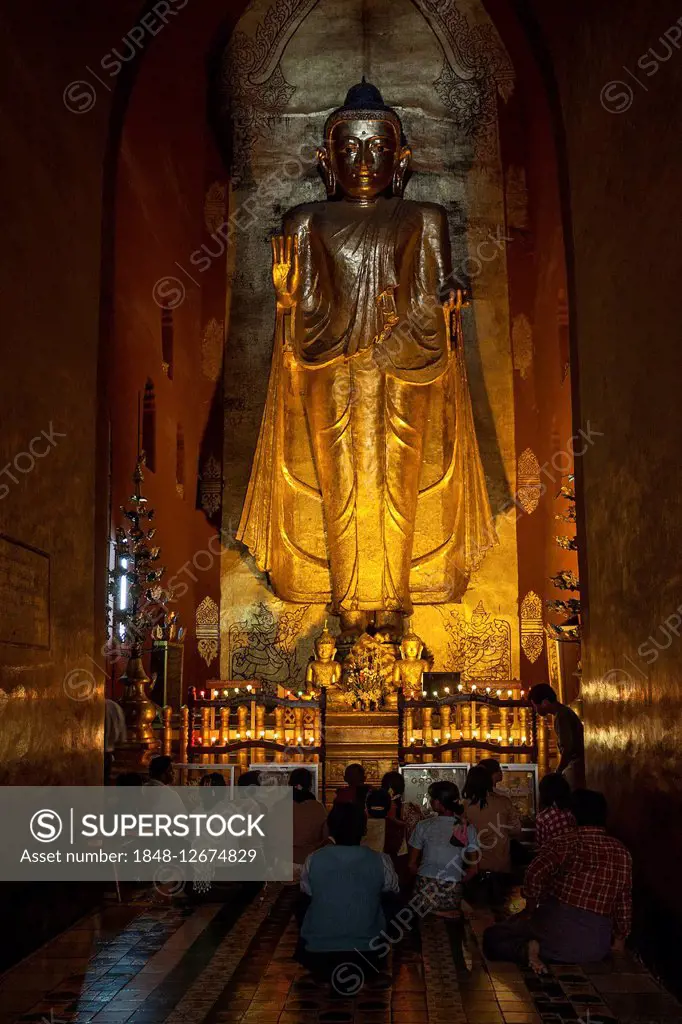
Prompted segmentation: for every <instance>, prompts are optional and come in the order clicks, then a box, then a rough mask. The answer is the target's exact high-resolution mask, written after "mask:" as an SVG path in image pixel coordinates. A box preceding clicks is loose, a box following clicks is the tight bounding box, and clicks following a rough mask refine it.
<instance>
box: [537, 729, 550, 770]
mask: <svg viewBox="0 0 682 1024" xmlns="http://www.w3.org/2000/svg"><path fill="white" fill-rule="evenodd" d="M537 730H538V775H539V776H540V778H542V777H543V776H544V775H547V773H548V772H549V733H548V728H547V720H546V719H545V718H543V717H542V716H541V715H538V716H537Z"/></svg>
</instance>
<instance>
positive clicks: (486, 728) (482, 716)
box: [478, 704, 490, 741]
mask: <svg viewBox="0 0 682 1024" xmlns="http://www.w3.org/2000/svg"><path fill="white" fill-rule="evenodd" d="M478 727H479V730H480V732H479V738H480V739H481V740H482V741H485V740H488V739H489V738H490V737H489V733H490V708H489V707H488V705H487V704H481V707H480V710H479V713H478Z"/></svg>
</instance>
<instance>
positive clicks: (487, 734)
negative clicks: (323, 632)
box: [246, 732, 490, 743]
mask: <svg viewBox="0 0 682 1024" xmlns="http://www.w3.org/2000/svg"><path fill="white" fill-rule="evenodd" d="M246 735H247V736H248V735H249V734H248V733H247V734H246ZM485 738H486V739H487V741H488V743H490V733H489V732H487V733H486V734H485Z"/></svg>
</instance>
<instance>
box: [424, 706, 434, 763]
mask: <svg viewBox="0 0 682 1024" xmlns="http://www.w3.org/2000/svg"><path fill="white" fill-rule="evenodd" d="M432 716H433V710H432V708H422V739H423V740H424V746H425V747H430V746H432V745H433V724H432V721H431V719H432ZM424 761H426V762H429V761H433V754H424Z"/></svg>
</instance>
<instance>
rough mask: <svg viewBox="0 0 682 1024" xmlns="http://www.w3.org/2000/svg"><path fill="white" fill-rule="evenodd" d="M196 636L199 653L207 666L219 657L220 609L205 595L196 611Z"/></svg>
mask: <svg viewBox="0 0 682 1024" xmlns="http://www.w3.org/2000/svg"><path fill="white" fill-rule="evenodd" d="M195 629H196V637H197V648H198V650H199V654H200V655H201V657H202V658H203V659H204V661H205V662H206V665H207V667H208V666H210V664H211V662H213V661H215V659H216V658H217V657H218V649H219V643H220V610H219V608H218V605H217V604H216V602H215V601H214V600H213V598H211V597H208V596H207V597H205V598H204V600H203V601H202V602H201V604H200V605H199V607H198V608H197V611H196V627H195Z"/></svg>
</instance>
